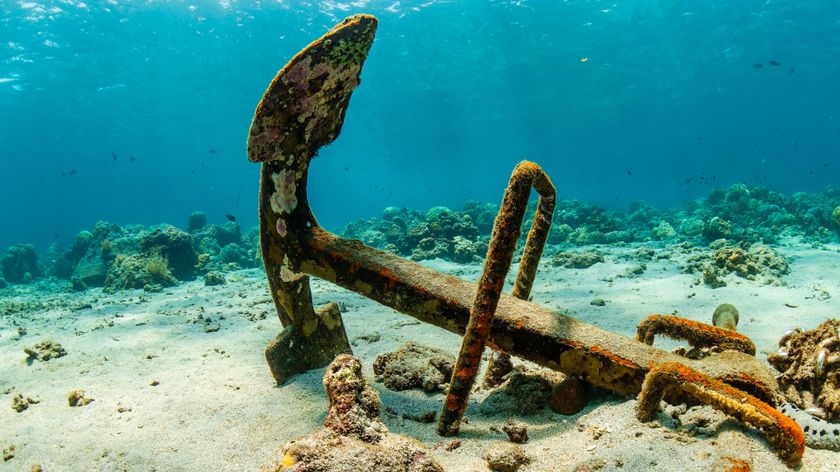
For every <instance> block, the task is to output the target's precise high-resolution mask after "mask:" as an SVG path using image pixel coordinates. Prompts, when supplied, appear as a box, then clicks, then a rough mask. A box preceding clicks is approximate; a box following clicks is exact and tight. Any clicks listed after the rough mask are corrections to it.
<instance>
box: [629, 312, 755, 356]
mask: <svg viewBox="0 0 840 472" xmlns="http://www.w3.org/2000/svg"><path fill="white" fill-rule="evenodd" d="M657 334H663V335H665V336H668V337H669V338H673V339H685V340H686V341H688V343H689V344H690V345H691V346H693V347H697V348H704V347H713V346H717V347H719V348H721V349H734V350H736V351H741V352H744V353H746V354H755V344H753V342H752V340H751V339H750V338H748V337H746V336H744V335H743V334H740V333H736V332H734V331H730V330H728V329H723V328H718V327H717V326H712V325H710V324H706V323H700V322H699V321H692V320H687V319H685V318H679V317H677V316H671V315H651V316H649V317H647V318H646V319H645V320H644V321H642V322H641V323H639V326H638V328H637V329H636V339H637V340H639V341H642V342H644V343H647V344H653V340H654V337H655V336H656V335H657Z"/></svg>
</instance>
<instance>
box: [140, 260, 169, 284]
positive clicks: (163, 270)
mask: <svg viewBox="0 0 840 472" xmlns="http://www.w3.org/2000/svg"><path fill="white" fill-rule="evenodd" d="M144 264H145V269H146V272H148V273H149V275H150V276H151V277H152V278H153V279H168V278H170V277H172V273H171V272H170V271H169V261H168V260H167V259H166V257H164V256H162V255H160V254H152V255H150V256H149V257H147V258H146V261H145V263H144Z"/></svg>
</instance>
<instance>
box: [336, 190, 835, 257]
mask: <svg viewBox="0 0 840 472" xmlns="http://www.w3.org/2000/svg"><path fill="white" fill-rule="evenodd" d="M838 202H840V188H837V187H828V188H827V189H826V190H825V191H823V192H821V193H795V194H793V195H784V194H781V193H777V192H773V191H770V190H768V189H765V188H761V187H748V186H745V185H743V184H735V185H732V186H730V187H729V188H725V189H715V190H713V191H711V192H710V193H709V195H708V196H707V197H705V198H700V199H698V200H696V201H694V202H692V203H691V204H689V205H688V206H687V207H686V208H685V209H682V210H680V211H670V210H660V209H655V208H653V207H650V206H648V205H645V204H644V203H641V202H634V203H633V204H632V205H631V206H630V208H629V209H628V211H627V212H626V213H624V214H622V213H618V212H611V211H608V210H605V209H603V208H599V207H597V206H593V205H588V204H585V203H581V202H579V201H577V200H558V201H557V204H556V208H557V211H555V213H554V218H553V225H552V228H551V231H550V232H549V235H548V243H549V244H559V245H572V246H584V245H590V244H613V243H622V242H624V243H632V242H644V241H655V240H668V241H691V242H702V243H704V244H706V243H712V242H714V241H717V240H721V239H723V240H726V241H729V242H730V243H742V244H744V245H745V247H749V246H750V245H751V244H753V243H756V242H763V243H765V244H772V243H776V242H778V240H779V238H781V237H785V236H799V237H802V238H804V239H805V240H809V241H821V242H827V241H830V240H832V238H834V239H836V238H837V235H838V233H840V223H837V222H836V221H837V220H836V219H837V218H840V206H838ZM497 210H498V208H497V206H496V205H493V204H490V203H480V202H474V201H471V202H467V203H466V204H465V205H464V207H463V208H462V209H461V210H459V211H452V210H447V211H445V212H444V211H441V210H440V207H436V208H433V209H431V210H429V211H428V212H426V213H425V214H424V213H422V212H419V211H416V210H411V209H405V208H395V207H389V208H386V210H385V212H384V213H383V216H382V218H381V219H379V218H370V219H366V220H358V221H354V222H351V223H349V224H348V225H347V227H346V228H345V230H344V233H343V234H344V236H346V237H349V238H354V239H359V240H361V241H363V242H364V243H365V244H368V245H370V246H373V247H377V248H381V249H385V250H388V251H390V252H394V253H396V254H399V255H401V256H411V257H412V258H413V259H415V260H419V259H424V258H433V257H440V258H443V259H448V260H453V261H454V260H456V257H457V258H458V260H459V261H461V262H469V261H470V260H469V258H468V257H467V256H466V253H464V252H463V251H462V252H458V253H457V254H456V253H455V251H454V250H453V249H452V247H453V245H454V243H455V237H456V236H459V237H460V238H462V239H461V240H460V244H461V245H462V246H466V244H467V242H469V243H473V244H478V245H479V246H478V247H476V248H475V249H474V250H473V251H472V252H473V255H474V256H476V257H479V258H481V257H483V256H484V252H485V251H484V250H483V249H486V242H487V238H488V236H489V235H490V229H491V227H492V221H493V218H494V217H495V214H496V212H497ZM535 210H536V207H535V205H534V202H531V204H529V206H528V211H527V213H526V216H525V220H526V221H525V224H524V225H523V229H524V232H527V230H528V229H529V228H530V221H531V219H532V217H533V214H534V212H535ZM430 213H431V214H430ZM429 217H433V218H435V221H434V222H433V223H432V224H431V225H430V221H429V220H428V218H429ZM473 227H474V228H475V229H477V233H476V231H475V230H474V229H473ZM523 234H524V233H523ZM523 237H524V236H523ZM424 239H429V240H427V241H425V242H424V243H423V247H422V248H421V249H419V250H417V249H418V246H419V244H420V241H421V240H424Z"/></svg>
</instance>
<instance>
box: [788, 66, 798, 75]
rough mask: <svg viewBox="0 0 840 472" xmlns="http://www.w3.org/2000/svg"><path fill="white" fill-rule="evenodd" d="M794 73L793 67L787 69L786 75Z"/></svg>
mask: <svg viewBox="0 0 840 472" xmlns="http://www.w3.org/2000/svg"><path fill="white" fill-rule="evenodd" d="M794 73H796V69H794V68H793V67H791V68H790V69H788V75H793V74H794Z"/></svg>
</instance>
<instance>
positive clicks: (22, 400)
mask: <svg viewBox="0 0 840 472" xmlns="http://www.w3.org/2000/svg"><path fill="white" fill-rule="evenodd" d="M37 403H41V401H40V400H38V399H35V398H32V397H25V396H23V394H21V393H16V394H15V396H14V397H12V409H13V410H15V411H16V412H18V413H20V412H22V411H23V410H26V409H27V408H29V405H35V404H37Z"/></svg>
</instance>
